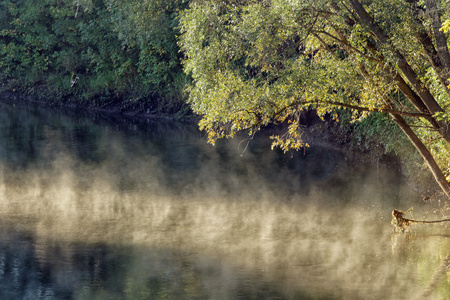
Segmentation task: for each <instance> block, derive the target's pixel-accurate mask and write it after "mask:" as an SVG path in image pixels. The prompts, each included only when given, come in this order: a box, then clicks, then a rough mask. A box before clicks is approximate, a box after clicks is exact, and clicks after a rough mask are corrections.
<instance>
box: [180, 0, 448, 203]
mask: <svg viewBox="0 0 450 300" xmlns="http://www.w3.org/2000/svg"><path fill="white" fill-rule="evenodd" d="M424 2H425V3H423V2H422V1H416V0H369V1H364V2H360V1H359V0H341V1H338V0H333V1H325V0H305V1H290V0H271V1H270V0H263V1H256V0H228V1H218V0H192V1H191V2H190V7H189V9H187V10H185V11H184V12H183V13H182V14H181V17H180V28H181V31H182V35H181V38H180V45H181V48H182V50H183V51H184V52H185V55H186V57H187V59H186V60H185V62H184V66H185V70H186V72H188V73H189V74H191V76H192V78H193V82H192V85H191V86H190V87H189V93H190V99H189V102H190V104H191V105H192V108H193V110H194V111H195V112H197V113H199V114H201V115H202V119H201V121H200V128H201V129H204V130H206V131H207V132H208V137H209V140H210V142H212V143H214V142H215V141H216V140H217V139H218V138H223V137H232V136H234V135H235V134H236V133H237V132H238V131H242V130H248V131H249V134H254V132H256V131H258V130H259V129H261V128H262V127H263V126H266V125H268V124H269V123H276V124H280V123H287V124H288V129H287V131H286V133H285V134H284V135H278V136H276V135H275V136H273V137H272V138H273V139H274V142H273V146H280V147H281V148H282V149H283V150H285V151H286V150H288V149H291V148H293V149H299V148H301V147H303V146H304V143H303V141H302V140H301V131H300V130H299V113H300V112H301V111H302V110H306V109H310V108H314V109H316V110H317V111H318V113H319V114H320V115H322V116H323V115H325V114H327V113H328V114H332V115H336V113H335V112H336V109H337V108H345V109H348V110H350V111H351V112H352V115H353V118H354V120H358V119H361V118H364V117H365V116H367V115H368V114H369V113H381V114H388V115H390V116H391V119H392V121H393V122H395V123H396V124H397V125H398V126H399V127H400V128H401V129H402V131H403V132H404V133H405V135H406V136H407V137H408V138H409V139H410V140H411V142H412V143H413V144H414V146H415V147H416V149H417V150H418V151H419V153H420V154H421V155H422V157H423V158H424V161H425V162H426V164H427V166H428V167H429V169H430V171H431V172H432V174H433V176H434V178H435V179H436V181H437V182H438V184H439V186H440V187H441V189H442V190H443V191H444V192H445V194H446V195H447V196H449V197H450V186H449V183H448V179H447V178H446V176H445V175H447V176H449V175H450V165H449V164H448V161H449V160H450V127H449V125H450V123H449V119H450V118H449V116H450V114H449V113H450V111H449V109H450V106H449V104H450V101H449V99H450V92H449V88H448V84H449V78H450V72H449V70H450V55H449V51H448V48H447V43H446V41H447V38H446V36H445V33H444V32H443V31H441V27H442V21H441V20H442V18H444V19H445V18H447V15H446V10H445V9H446V7H445V5H444V4H441V3H440V2H439V3H438V2H436V1H434V0H426V1H424Z"/></svg>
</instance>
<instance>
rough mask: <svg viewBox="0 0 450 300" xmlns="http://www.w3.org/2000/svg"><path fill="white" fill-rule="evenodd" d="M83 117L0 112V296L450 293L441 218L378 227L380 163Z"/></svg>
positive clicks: (390, 186)
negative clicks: (408, 229)
mask: <svg viewBox="0 0 450 300" xmlns="http://www.w3.org/2000/svg"><path fill="white" fill-rule="evenodd" d="M95 117H96V118H97V119H96V122H95V123H94V122H91V121H89V119H86V118H83V117H80V116H72V117H68V116H66V115H63V114H55V113H46V112H42V111H40V110H38V109H35V108H24V107H16V108H14V107H11V106H7V105H5V106H3V107H2V110H1V112H0V126H1V127H2V128H1V130H0V197H1V201H0V226H1V227H0V228H1V229H0V286H1V288H0V298H1V299H398V298H405V299H414V298H417V299H422V298H423V297H422V296H423V295H425V293H427V292H429V293H430V294H431V295H430V299H446V298H448V297H449V296H450V288H449V285H450V284H449V277H448V276H447V275H448V273H446V271H445V268H444V271H439V266H440V264H441V263H442V262H443V261H444V259H445V257H446V256H447V255H448V254H449V253H450V239H449V237H448V235H449V234H450V231H449V228H448V227H445V226H443V225H431V226H428V225H427V226H428V227H424V226H422V227H420V226H421V225H418V226H417V228H416V229H415V230H414V233H413V234H412V235H402V234H392V230H391V228H390V218H391V217H390V211H391V210H392V209H393V208H400V209H402V208H405V207H409V206H408V205H410V203H412V202H413V200H414V199H412V198H411V197H413V196H412V195H413V194H411V193H410V192H409V191H408V189H407V188H406V187H405V186H404V185H402V183H401V181H400V180H399V178H398V174H397V171H396V170H393V169H392V168H388V167H389V164H388V163H386V164H383V163H380V164H379V166H378V168H376V167H373V168H368V167H366V166H363V167H361V166H359V164H358V162H355V161H353V160H351V159H349V158H347V157H346V156H345V154H344V153H341V152H338V151H336V150H331V149H327V148H319V147H315V148H314V147H313V148H311V149H308V150H307V151H306V153H305V154H303V153H294V154H293V157H292V158H290V156H283V155H281V154H280V153H278V152H276V151H268V150H266V149H268V145H267V143H266V142H265V141H263V140H255V141H253V142H252V143H251V144H250V147H249V148H248V149H247V150H246V152H245V153H244V154H243V155H242V156H241V154H242V145H241V147H239V141H240V140H236V141H227V142H221V143H219V144H218V145H217V146H216V147H211V146H209V145H207V144H206V143H205V139H204V138H202V136H201V135H200V134H199V133H198V132H197V131H195V127H194V126H191V125H186V124H174V123H167V122H162V121H159V122H157V123H150V122H141V123H137V122H135V123H130V122H125V121H123V120H116V121H115V122H114V123H113V124H114V125H109V124H107V123H108V122H106V121H105V120H103V119H102V118H101V116H95ZM426 208H427V207H423V208H421V207H419V208H417V213H418V214H421V213H422V214H426ZM420 217H421V216H420ZM420 217H419V218H420ZM441 269H442V268H441ZM433 276H434V277H433ZM432 278H437V279H436V280H435V281H436V283H435V284H434V285H433V280H432Z"/></svg>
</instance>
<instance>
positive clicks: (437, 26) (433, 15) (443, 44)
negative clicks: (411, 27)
mask: <svg viewBox="0 0 450 300" xmlns="http://www.w3.org/2000/svg"><path fill="white" fill-rule="evenodd" d="M425 5H426V12H427V14H428V15H429V16H430V19H431V25H432V27H433V34H434V39H435V41H436V48H437V52H438V55H439V58H440V60H441V63H442V66H443V67H444V72H445V73H444V75H445V76H446V77H447V78H448V77H449V75H450V73H449V71H450V53H449V51H448V47H447V37H446V36H445V34H444V32H442V31H441V27H442V22H441V17H440V16H439V11H438V7H437V5H436V1H435V0H425Z"/></svg>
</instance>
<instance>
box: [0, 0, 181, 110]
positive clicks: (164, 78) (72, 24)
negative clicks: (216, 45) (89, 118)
mask: <svg viewBox="0 0 450 300" xmlns="http://www.w3.org/2000/svg"><path fill="white" fill-rule="evenodd" d="M186 5H187V1H177V0H171V1H152V0H146V1H141V0H127V1H116V0H79V1H74V0H37V1H25V0H6V1H2V2H1V3H0V35H1V39H0V81H1V82H2V89H3V90H7V89H9V90H17V89H21V90H22V92H25V93H33V92H36V94H38V95H39V96H42V97H52V98H54V99H59V100H60V101H62V100H64V99H68V98H71V99H76V101H78V102H79V101H80V100H82V101H87V102H86V103H90V104H91V105H92V103H93V102H100V103H101V102H105V101H116V102H122V103H123V102H124V101H132V102H133V101H134V102H136V101H140V102H145V103H146V105H147V107H148V110H152V111H155V112H158V113H161V112H166V113H173V112H177V111H179V110H180V109H182V108H183V107H184V99H183V94H182V89H183V86H184V84H185V81H186V76H185V75H184V74H183V71H182V67H181V63H180V58H181V54H180V52H179V49H178V46H177V42H176V27H177V20H176V16H177V13H178V11H179V10H180V9H183V8H184V7H185V6H186Z"/></svg>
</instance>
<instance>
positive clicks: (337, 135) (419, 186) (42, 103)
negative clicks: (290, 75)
mask: <svg viewBox="0 0 450 300" xmlns="http://www.w3.org/2000/svg"><path fill="white" fill-rule="evenodd" d="M0 101H2V102H7V103H10V104H17V103H22V104H26V105H36V106H39V107H43V108H49V109H56V110H64V111H66V112H74V113H76V114H79V113H83V114H88V115H90V116H89V117H90V118H92V119H96V120H97V121H100V120H101V122H108V123H115V124H119V123H128V122H133V123H134V124H137V125H139V124H140V125H142V126H145V124H146V123H148V122H149V121H150V120H151V121H157V120H167V121H174V122H182V123H186V122H187V123H189V124H190V125H192V126H195V124H196V123H197V122H198V120H199V118H198V116H195V115H194V114H193V113H192V112H191V111H190V109H189V107H188V105H187V104H185V103H183V104H178V105H176V106H173V105H169V106H164V105H159V106H158V102H157V101H150V100H147V99H143V98H132V97H129V98H125V97H114V96H110V97H107V95H102V96H98V97H96V98H94V99H90V100H86V99H82V97H80V96H79V95H78V94H77V93H76V92H74V93H72V94H65V95H58V94H55V93H54V92H51V91H49V90H48V89H46V88H45V87H44V86H36V87H33V88H28V89H3V91H0ZM125 126H126V125H125ZM302 127H303V128H302V129H303V135H302V138H303V139H304V141H305V142H307V143H308V144H310V145H312V146H321V147H326V148H330V149H332V150H337V151H341V152H343V153H345V154H346V156H347V157H348V159H350V160H352V161H355V162H359V165H360V167H362V168H368V169H374V168H380V167H389V168H391V169H394V170H396V172H397V173H396V174H397V176H399V177H405V180H406V181H409V182H411V185H412V188H413V189H414V190H416V191H417V193H419V194H420V195H422V197H424V198H430V197H431V198H432V197H434V196H433V195H437V194H439V189H438V188H437V187H436V185H435V183H434V180H433V178H432V177H431V176H427V175H426V174H427V172H420V173H419V172H415V171H411V168H412V167H413V168H416V169H418V168H419V166H412V164H410V163H411V162H408V161H406V160H402V157H401V156H399V155H397V154H396V153H395V152H393V151H387V150H386V148H385V146H383V145H382V144H380V143H378V142H376V141H375V140H371V139H367V140H365V141H364V142H361V141H360V138H359V137H358V138H355V136H353V135H352V132H351V131H350V130H349V129H348V128H345V129H343V127H342V125H341V124H340V123H337V122H335V121H333V120H331V119H327V120H326V121H323V120H321V119H320V118H319V117H318V116H317V115H316V114H315V112H314V111H308V112H305V113H304V114H303V115H302ZM282 130H283V128H282V126H281V127H279V126H271V127H269V128H266V129H264V130H263V132H262V134H264V135H267V138H269V136H270V135H271V134H273V133H274V132H278V133H281V132H282ZM242 137H243V138H245V134H243V135H242ZM268 149H269V148H268ZM419 174H420V176H419ZM424 174H425V175H424ZM406 178H407V179H406Z"/></svg>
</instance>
